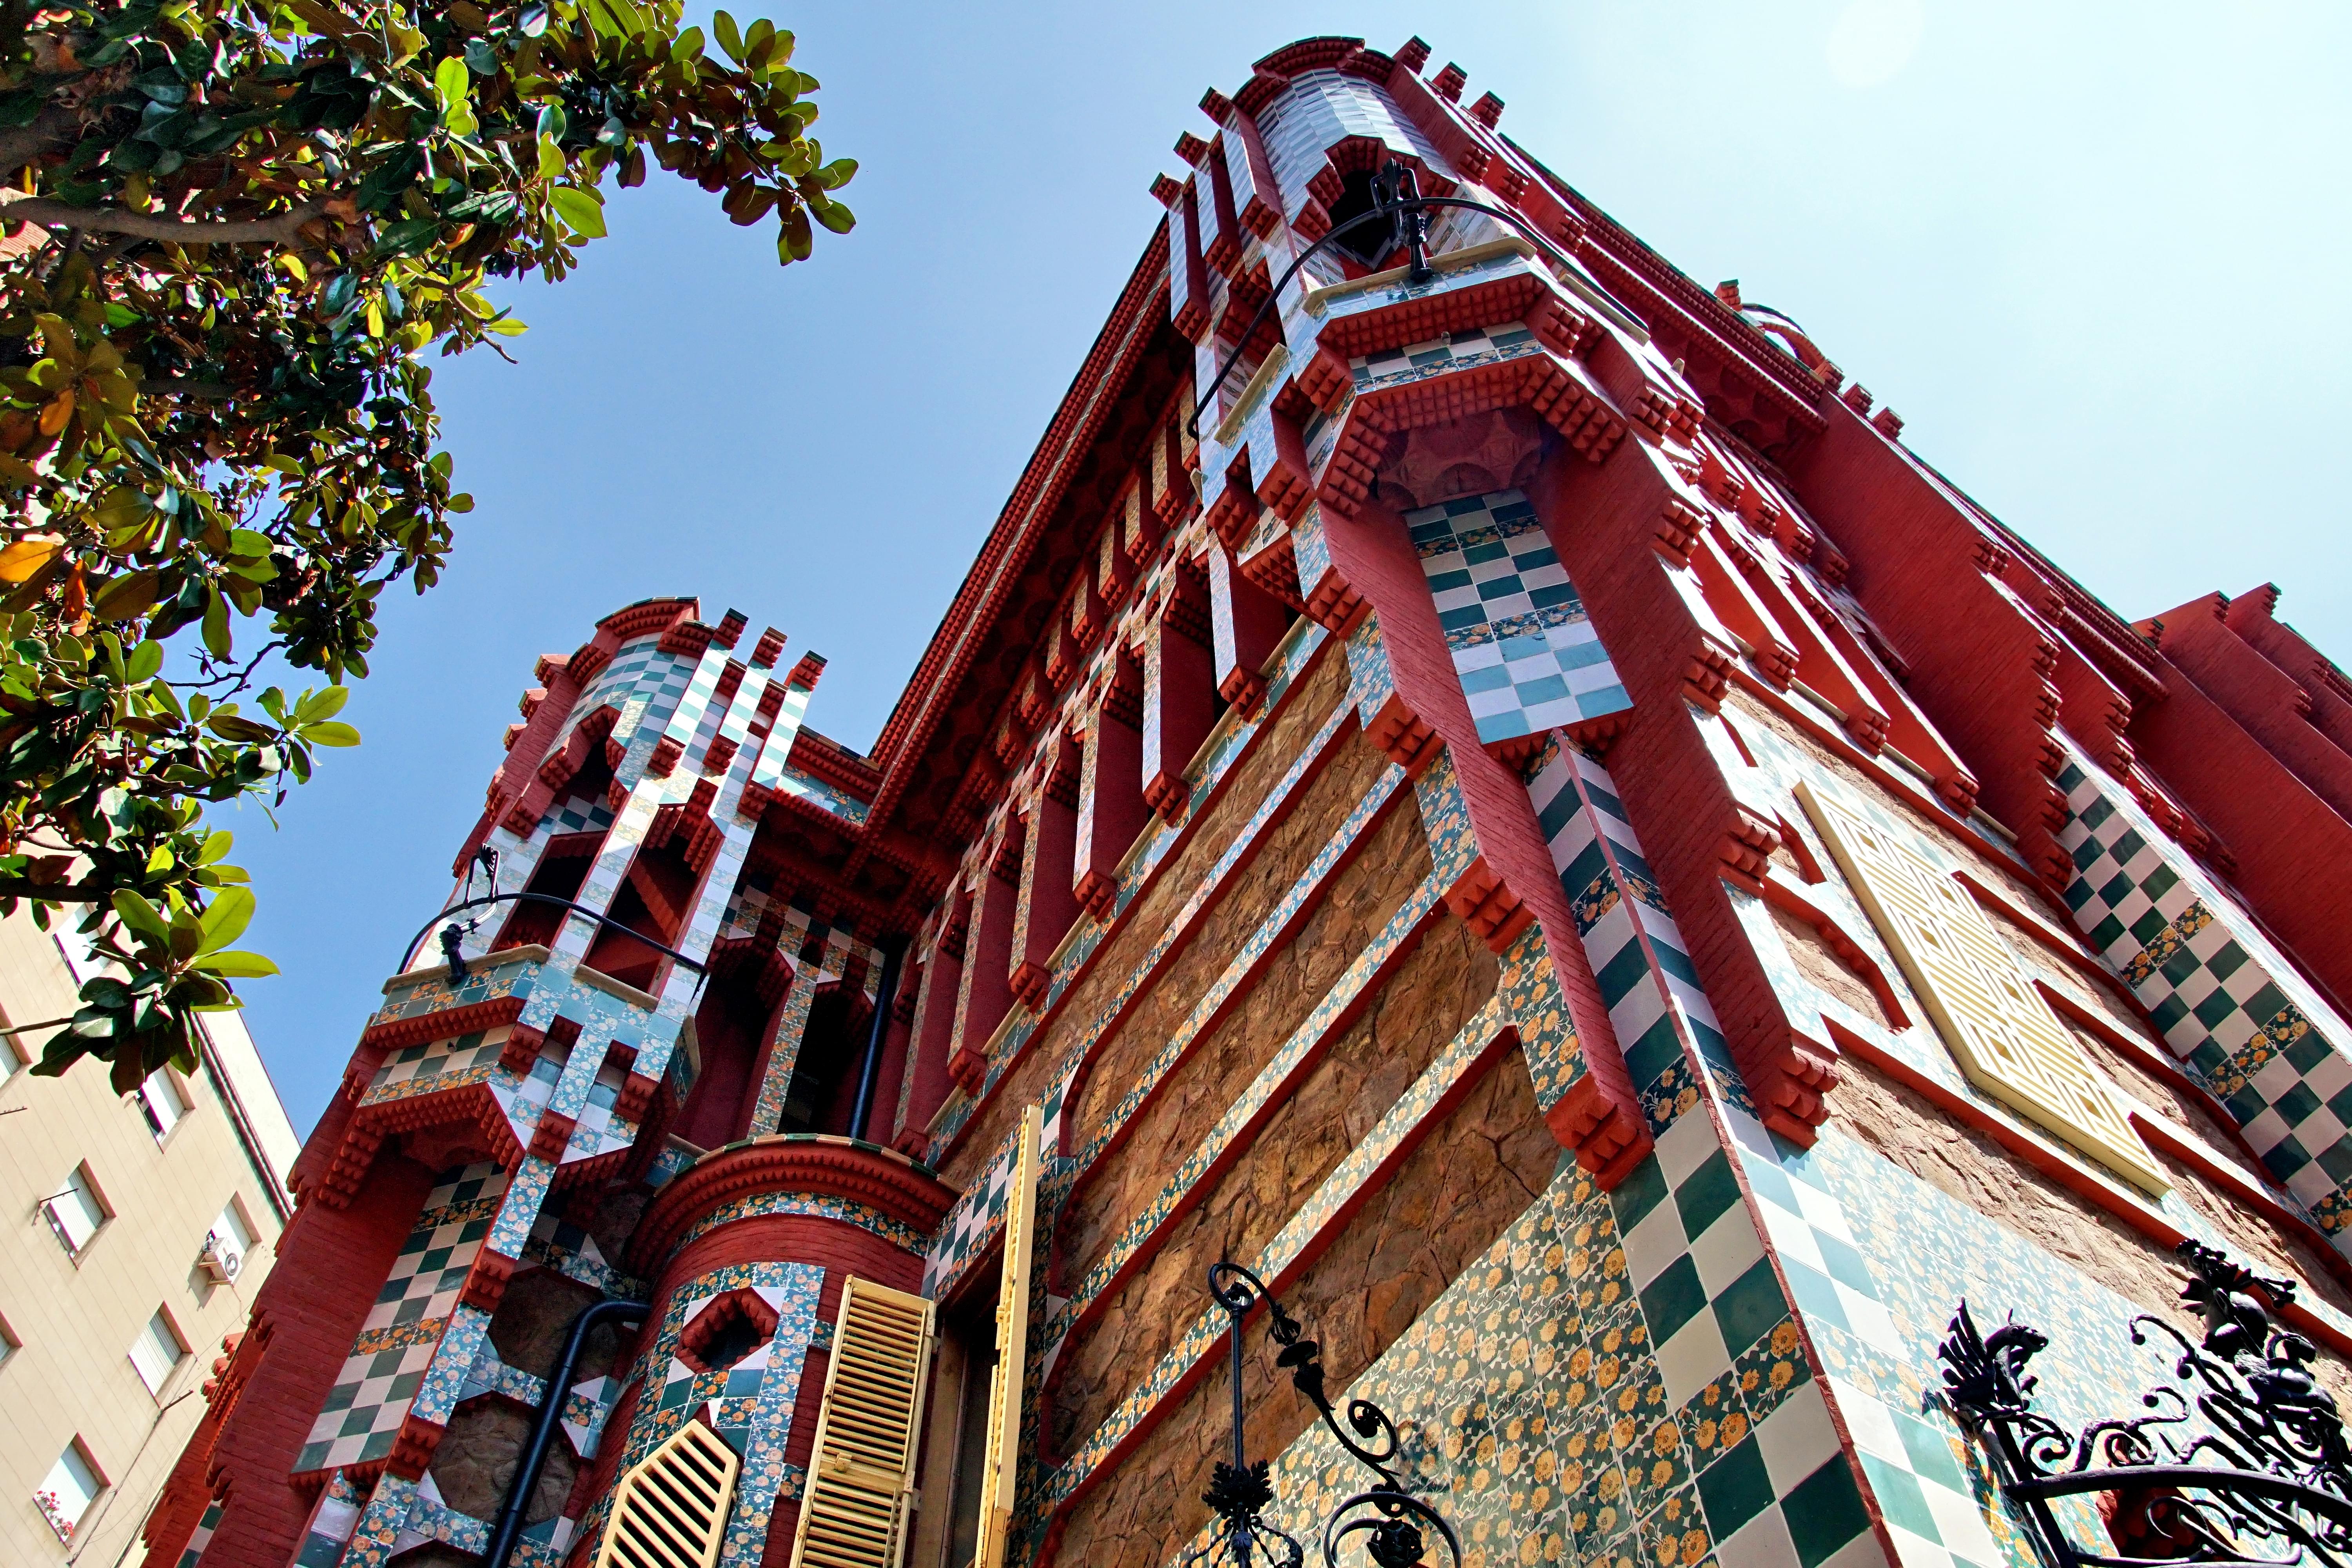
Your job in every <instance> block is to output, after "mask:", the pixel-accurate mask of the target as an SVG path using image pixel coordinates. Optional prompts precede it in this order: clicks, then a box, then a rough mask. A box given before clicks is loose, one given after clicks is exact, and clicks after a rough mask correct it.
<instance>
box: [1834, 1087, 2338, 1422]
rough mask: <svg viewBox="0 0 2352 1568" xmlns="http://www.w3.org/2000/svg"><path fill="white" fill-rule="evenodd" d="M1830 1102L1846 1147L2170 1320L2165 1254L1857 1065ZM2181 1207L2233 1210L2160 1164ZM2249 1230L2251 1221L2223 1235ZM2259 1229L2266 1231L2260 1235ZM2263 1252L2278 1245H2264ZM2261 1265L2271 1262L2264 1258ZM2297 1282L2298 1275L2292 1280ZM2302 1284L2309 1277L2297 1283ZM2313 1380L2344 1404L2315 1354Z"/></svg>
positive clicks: (2174, 1277)
mask: <svg viewBox="0 0 2352 1568" xmlns="http://www.w3.org/2000/svg"><path fill="white" fill-rule="evenodd" d="M1843 1075H1844V1077H1843V1082H1841V1083H1840V1084H1839V1086H1838V1087H1837V1089H1835V1090H1833V1091H1832V1095H1831V1106H1832V1115H1833V1117H1834V1118H1835V1120H1836V1121H1837V1123H1838V1125H1839V1126H1840V1127H1842V1128H1843V1129H1844V1130H1845V1131H1847V1132H1849V1133H1851V1134H1853V1137H1854V1139H1855V1140H1856V1141H1857V1142H1861V1143H1863V1144H1864V1145H1865V1146H1866V1147H1868V1148H1869V1149H1871V1150H1872V1151H1874V1152H1876V1153H1877V1154H1878V1155H1880V1156H1881V1157H1882V1158H1884V1159H1885V1160H1887V1161H1889V1162H1890V1163H1893V1164H1895V1165H1897V1166H1899V1167H1901V1168H1902V1169H1903V1170H1906V1171H1908V1172H1909V1173H1911V1174H1912V1175H1914V1176H1916V1177H1918V1178H1919V1179H1920V1180H1921V1181H1923V1182H1926V1183H1927V1184H1929V1185H1931V1186H1934V1187H1936V1188H1937V1189H1939V1190H1940V1191H1942V1192H1944V1193H1945V1194H1948V1195H1949V1196H1951V1197H1953V1198H1955V1199H1957V1200H1958V1201H1959V1202H1960V1203H1963V1204H1965V1205H1968V1206H1969V1207H1970V1208H1972V1209H1974V1210H1975V1211H1976V1212H1977V1213H1979V1214H1980V1215H1984V1216H1985V1217H1986V1218H1988V1219H1990V1220H1992V1221H1994V1222H1995V1223H1997V1224H2000V1225H2001V1226H2006V1227H2008V1228H2009V1229H2011V1230H2012V1231H2015V1232H2017V1233H2019V1234H2020V1235H2021V1236H2024V1237H2027V1238H2028V1239H2029V1240H2031V1241H2032V1243H2033V1244H2034V1245H2035V1246H2036V1247H2040V1248H2041V1249H2042V1251H2044V1252H2046V1253H2048V1254H2050V1256H2052V1257H2053V1258H2058V1259H2060V1260H2061V1261H2063V1262H2064V1263H2065V1264H2066V1265H2067V1266H2068V1267H2070V1268H2074V1270H2075V1271H2076V1272H2077V1273H2079V1274H2081V1275H2083V1276H2084V1278H2086V1279H2091V1280H2094V1281H2095V1282H2096V1283H2098V1284H2100V1285H2104V1286H2105V1287H2106V1288H2107V1289H2110V1290H2113V1291H2115V1292H2116V1294H2117V1295H2120V1296H2124V1297H2126V1298H2128V1299H2129V1300H2134V1301H2137V1302H2138V1303H2140V1304H2141V1305H2142V1306H2144V1307H2146V1308H2147V1309H2148V1310H2150V1311H2155V1312H2159V1313H2165V1314H2167V1315H2174V1314H2177V1312H2178V1307H2177V1302H2178V1299H2179V1293H2180V1281H2181V1279H2182V1270H2181V1267H2180V1263H2179V1259H2177V1258H2174V1257H2173V1256H2172V1253H2171V1251H2170V1249H2168V1247H2164V1246H2163V1245H2162V1244H2161V1243H2159V1242H2158V1241H2156V1240H2154V1239H2153V1238H2151V1237H2148V1236H2147V1235H2145V1234H2143V1233H2142V1232H2141V1231H2139V1230H2137V1229H2136V1228H2134V1227H2133V1226H2127V1225H2126V1224H2124V1222H2123V1221H2121V1220H2119V1219H2117V1218H2116V1217H2115V1216H2114V1215H2110V1214H2109V1213H2108V1212H2107V1211H2106V1210H2105V1209H2104V1208H2102V1207H2100V1206H2099V1205H2096V1204H2095V1203H2092V1202H2091V1201H2090V1200H2089V1199H2087V1198H2084V1197H2081V1196H2079V1195H2077V1194H2074V1192H2072V1191H2070V1190H2069V1189H2067V1188H2066V1187H2064V1186H2063V1185H2062V1184H2059V1183H2058V1182H2056V1181H2054V1180H2053V1179H2052V1178H2051V1177H2049V1176H2046V1175H2044V1174H2043V1173H2042V1172H2040V1171H2039V1170H2037V1169H2035V1168H2034V1167H2033V1166H2032V1165H2031V1164H2029V1163H2026V1162H2025V1161H2023V1160H2021V1159H2020V1158H2018V1157H2017V1156H2016V1155H2014V1154H2011V1152H2009V1151H2007V1150H2006V1149H2003V1148H2002V1147H2001V1146H2000V1144H1998V1143H1995V1142H1993V1141H1992V1140H1991V1139H1990V1138H1988V1137H1986V1136H1984V1135H1983V1134H1982V1133H1979V1132H1975V1131H1970V1130H1969V1129H1968V1128H1966V1127H1963V1126H1961V1125H1960V1124H1959V1123H1958V1122H1956V1121H1952V1120H1951V1118H1949V1117H1948V1116H1946V1115H1945V1114H1944V1113H1943V1112H1942V1111H1941V1110H1937V1109H1936V1107H1935V1106H1933V1105H1931V1104H1930V1103H1928V1101H1927V1100H1926V1099H1925V1098H1924V1097H1922V1096H1920V1095H1917V1094H1915V1093H1914V1092H1912V1091H1911V1090H1910V1089H1906V1088H1905V1087H1904V1086H1903V1085H1901V1084H1899V1083H1896V1082H1895V1080H1894V1079H1890V1078H1888V1077H1886V1076H1885V1075H1884V1074H1882V1073H1880V1072H1878V1071H1876V1070H1875V1069H1874V1068H1870V1067H1868V1066H1866V1065H1864V1063H1862V1062H1859V1061H1855V1060H1853V1059H1848V1060H1847V1061H1846V1062H1845V1063H1844V1064H1843ZM2167 1164H2168V1166H2169V1168H2170V1172H2171V1174H2172V1178H2173V1180H2174V1181H2176V1182H2178V1183H2179V1184H2181V1190H2182V1192H2183V1194H2184V1195H2185V1196H2187V1198H2188V1201H2189V1202H2190V1203H2192V1204H2194V1205H2196V1206H2197V1207H2198V1208H2199V1209H2200V1211H2202V1212H2204V1213H2206V1214H2208V1215H2214V1214H2216V1212H2217V1211H2220V1212H2223V1213H2226V1212H2229V1211H2231V1209H2232V1208H2233V1207H2234V1205H2231V1204H2229V1203H2228V1202H2227V1201H2226V1200H2224V1199H2223V1198H2222V1197H2221V1196H2220V1194H2216V1193H2215V1192H2214V1191H2213V1190H2212V1188H2211V1187H2210V1185H2209V1184H2206V1183H2205V1182H2204V1180H2203V1179H2202V1178H2200V1177H2199V1176H2197V1175H2196V1174H2195V1173H2193V1172H2191V1171H2189V1170H2188V1169H2186V1168H2185V1167H2183V1166H2181V1165H2179V1163H2175V1162H2167ZM2240 1226H2244V1227H2245V1228H2247V1229H2249V1230H2252V1229H2255V1228H2258V1226H2257V1223H2256V1222H2254V1221H2252V1219H2251V1217H2242V1218H2241V1219H2240V1221H2239V1222H2238V1223H2237V1224H2236V1225H2231V1226H2225V1234H2229V1235H2231V1237H2233V1238H2235V1237H2237V1235H2238V1229H2239V1227H2240ZM2259 1228H2262V1229H2265V1230H2266V1229H2267V1227H2259ZM2266 1239H2267V1241H2268V1248H2267V1250H2268V1252H2271V1253H2275V1252H2276V1251H2277V1250H2278V1249H2279V1247H2280V1245H2281V1244H2280V1241H2279V1239H2278V1238H2277V1237H2267V1238H2266ZM2261 1260H2262V1261H2263V1262H2273V1261H2275V1259H2273V1258H2271V1257H2268V1256H2263V1258H2262V1259H2261ZM2295 1271H2296V1272H2297V1273H2302V1272H2303V1270H2302V1269H2301V1268H2297V1269H2296V1270H2295ZM2306 1278H2308V1276H2306ZM2316 1365H2317V1369H2318V1372H2319V1375H2320V1377H2321V1379H2322V1380H2323V1381H2324V1382H2326V1384H2327V1385H2328V1386H2329V1387H2330V1388H2331V1389H2333V1390H2334V1391H2335V1393H2336V1398H2337V1399H2338V1400H2339V1401H2347V1400H2352V1368H2347V1365H2346V1364H2345V1363H2344V1362H2343V1361H2342V1359H2341V1358H2339V1357H2337V1356H2336V1355H2334V1354H2333V1353H2331V1352H2326V1351H2322V1352H2320V1357H2319V1360H2318V1362H2317V1363H2316Z"/></svg>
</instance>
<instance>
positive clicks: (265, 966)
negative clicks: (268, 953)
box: [190, 948, 278, 1012]
mask: <svg viewBox="0 0 2352 1568" xmlns="http://www.w3.org/2000/svg"><path fill="white" fill-rule="evenodd" d="M190 967H192V968H195V969H201V970H203V971H204V972H205V973H207V974H218V975H223V976H225V977H226V978H227V979H230V980H259V979H261V978H262V977H263V976H265V975H270V974H275V973H278V965H276V964H274V963H270V962H269V960H268V959H266V958H264V957H262V956H261V954H259V953H257V952H239V951H238V950H237V949H236V948H230V949H228V950H227V951H226V952H207V953H205V954H204V955H203V956H202V957H200V958H198V959H197V960H196V961H195V963H194V964H193V965H191V966H190ZM223 1010H225V1009H220V1008H218V1007H203V1008H199V1009H198V1011H199V1012H215V1011H223Z"/></svg>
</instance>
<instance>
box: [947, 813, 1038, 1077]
mask: <svg viewBox="0 0 2352 1568" xmlns="http://www.w3.org/2000/svg"><path fill="white" fill-rule="evenodd" d="M1017 831H1018V829H1017V828H1014V827H1013V826H1012V825H1010V824H1008V825H1007V827H1006V832H1007V834H1008V835H1010V834H1012V833H1013V832H1017ZM1004 847H1005V846H1003V845H1002V844H1000V845H999V847H998V852H996V853H993V854H990V855H988V856H987V857H986V858H985V859H984V860H983V863H982V870H981V874H980V876H979V878H978V883H979V886H978V888H977V889H976V890H975V891H974V893H973V895H972V910H971V948H970V950H969V951H968V952H967V953H966V954H965V959H964V966H963V994H962V995H961V998H959V1001H958V1005H957V1008H956V1024H955V1044H954V1047H953V1048H952V1049H950V1051H949V1053H948V1076H949V1077H950V1078H951V1079H955V1081H956V1082H958V1083H960V1084H961V1085H963V1086H964V1087H965V1088H966V1089H972V1088H976V1087H978V1085H979V1083H980V1081H981V1079H982V1078H983V1077H985V1076H986V1074H987V1072H988V1058H987V1056H986V1054H985V1053H986V1049H987V1046H988V1041H989V1037H990V1036H992V1035H993V1034H995V1033H996V1026H998V1025H999V1024H1001V1023H1003V1021H1004V1015H1005V1012H1006V1010H1007V1009H1009V1008H1010V1007H1011V1006H1012V1005H1013V984H1012V979H1013V908H1014V906H1015V905H1016V904H1017V903H1018V902H1019V900H1020V898H1021V889H1020V888H1019V886H1018V885H1017V884H1015V883H1013V882H1011V881H1009V880H1007V879H1005V878H1004V877H1003V876H1002V875H1000V874H998V871H997V868H996V866H995V865H994V864H992V862H996V861H999V860H1001V859H1002V858H1003V848H1004ZM1013 849H1014V850H1015V852H1016V853H1017V852H1018V846H1017V845H1015V846H1013ZM1005 869H1008V870H1009V869H1011V868H1010V867H1009V866H1008V867H1006V868H1005Z"/></svg>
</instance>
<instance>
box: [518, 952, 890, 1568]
mask: <svg viewBox="0 0 2352 1568" xmlns="http://www.w3.org/2000/svg"><path fill="white" fill-rule="evenodd" d="M906 952H907V939H906V938H905V937H902V936H899V937H887V938H885V939H884V940H883V943H882V984H881V985H880V987H879V988H878V989H877V990H876V991H875V993H874V1028H873V1032H872V1033H871V1034H869V1035H867V1036H866V1059H865V1061H863V1062H861V1063H860V1064H858V1068H857V1098H856V1100H855V1101H853V1102H852V1103H851V1106H850V1110H849V1135H850V1136H851V1137H852V1138H863V1137H865V1136H866V1119H867V1118H868V1117H870V1116H872V1115H873V1114H874V1085H875V1081H876V1080H877V1079H879V1078H880V1077H881V1076H882V1044H883V1042H884V1041H885V1040H887V1038H888V1037H889V1035H890V1003H891V1000H892V996H893V994H894V993H895V992H897V990H898V963H899V961H900V960H901V959H902V958H903V957H905V955H906ZM492 1568H496V1564H493V1565H492Z"/></svg>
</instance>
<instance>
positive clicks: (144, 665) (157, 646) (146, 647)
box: [129, 639, 163, 685]
mask: <svg viewBox="0 0 2352 1568" xmlns="http://www.w3.org/2000/svg"><path fill="white" fill-rule="evenodd" d="M162 668H163V644H162V643H159V642H155V641H153V640H152V639H151V640H149V641H147V642H142V643H141V644H140V645H139V646H138V647H134V648H132V649H131V658H130V663H129V672H130V678H131V683H132V684H133V685H136V684H137V683H139V682H140V681H142V680H152V679H154V678H155V672H156V671H157V670H159V669H162Z"/></svg>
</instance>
